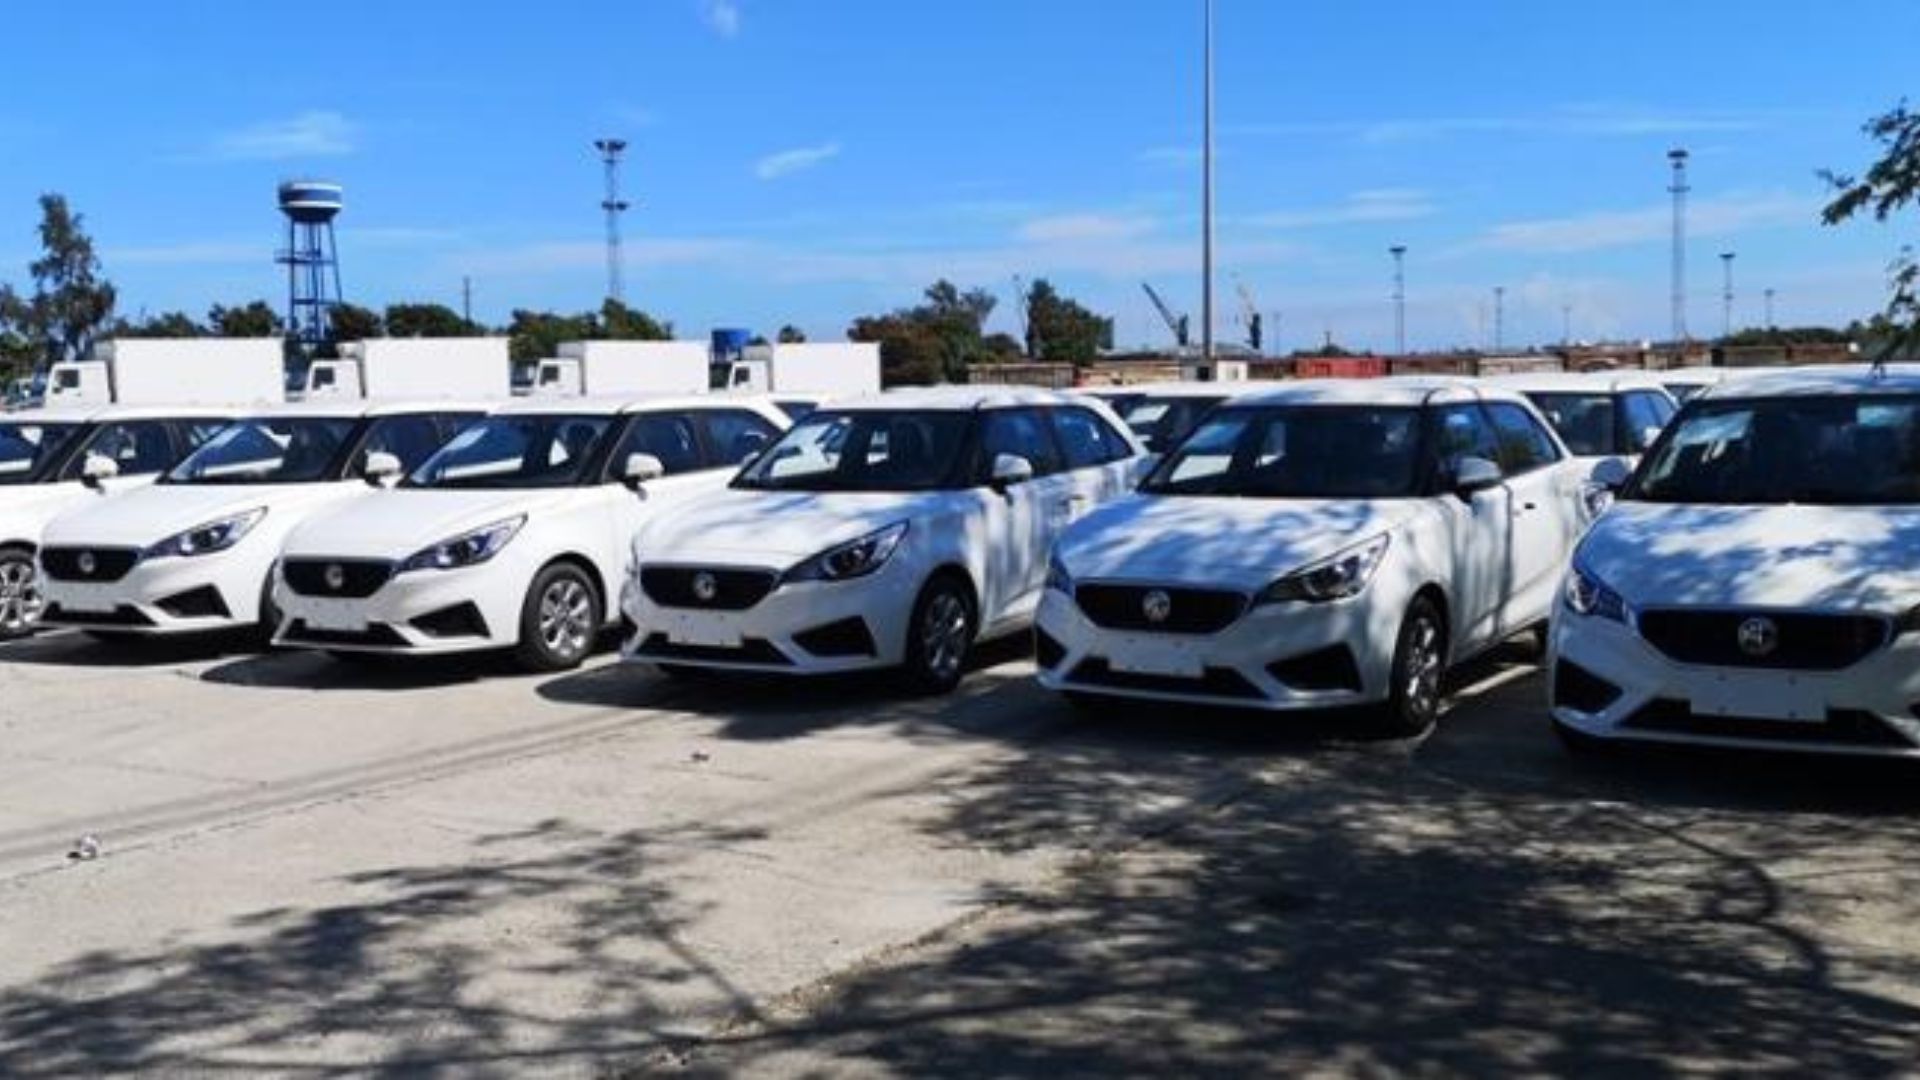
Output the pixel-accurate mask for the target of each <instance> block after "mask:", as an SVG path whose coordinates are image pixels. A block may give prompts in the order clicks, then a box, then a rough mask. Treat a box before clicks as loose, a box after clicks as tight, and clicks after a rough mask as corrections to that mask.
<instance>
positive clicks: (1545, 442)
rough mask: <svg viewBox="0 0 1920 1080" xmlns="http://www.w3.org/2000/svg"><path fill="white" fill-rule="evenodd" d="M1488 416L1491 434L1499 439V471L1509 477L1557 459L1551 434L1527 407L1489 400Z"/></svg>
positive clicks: (1558, 455)
mask: <svg viewBox="0 0 1920 1080" xmlns="http://www.w3.org/2000/svg"><path fill="white" fill-rule="evenodd" d="M1487 415H1488V417H1489V418H1491V419H1492V421H1493V433H1494V437H1495V438H1496V439H1497V440H1498V441H1499V447H1500V457H1499V458H1498V459H1497V460H1498V461H1499V464H1500V470H1501V471H1502V472H1504V473H1506V474H1507V475H1508V476H1518V475H1520V474H1521V473H1525V472H1532V471H1533V470H1535V469H1538V468H1540V467H1542V466H1544V465H1551V464H1553V463H1554V462H1556V461H1558V460H1560V451H1559V450H1558V449H1557V448H1556V447H1555V446H1554V445H1553V438H1552V436H1549V435H1548V434H1547V430H1546V428H1545V427H1543V426H1541V423H1540V421H1538V420H1535V419H1534V418H1533V414H1531V413H1529V412H1528V411H1527V410H1525V409H1523V408H1521V407H1520V406H1518V405H1515V404H1513V403H1512V402H1510V401H1490V402H1488V403H1487Z"/></svg>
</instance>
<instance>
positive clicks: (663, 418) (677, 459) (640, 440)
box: [609, 413, 701, 476]
mask: <svg viewBox="0 0 1920 1080" xmlns="http://www.w3.org/2000/svg"><path fill="white" fill-rule="evenodd" d="M631 454H652V455H653V456H654V457H657V458H659V459H660V465H661V467H663V468H664V469H665V470H666V472H667V475H668V476H673V475H675V474H676V473H684V472H693V471H694V470H695V469H698V468H700V467H701V462H700V443H699V441H698V439H697V438H696V437H695V435H694V432H693V423H692V421H690V420H688V419H687V418H686V417H685V416H684V415H680V414H677V413H647V414H644V415H641V416H637V417H634V420H633V426H632V427H630V428H628V429H627V437H626V438H625V439H623V440H621V442H620V449H619V450H618V451H617V452H615V453H614V455H613V460H612V462H610V463H609V467H610V468H612V469H614V470H616V471H617V470H619V469H622V468H624V467H625V462H626V460H627V457H628V456H629V455H631Z"/></svg>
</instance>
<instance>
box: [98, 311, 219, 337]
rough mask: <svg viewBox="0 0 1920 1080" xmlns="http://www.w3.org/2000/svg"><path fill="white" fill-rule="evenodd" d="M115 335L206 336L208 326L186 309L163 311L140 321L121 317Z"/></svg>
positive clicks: (114, 330)
mask: <svg viewBox="0 0 1920 1080" xmlns="http://www.w3.org/2000/svg"><path fill="white" fill-rule="evenodd" d="M113 336H114V337H128V338H197V337H206V336H207V328H206V327H205V326H203V325H201V324H200V321H199V320H198V319H195V318H194V317H193V316H191V315H189V314H187V313H186V312H184V311H163V312H161V313H160V314H158V315H152V316H148V317H146V318H143V319H140V320H139V321H137V322H136V321H130V320H127V319H120V320H117V321H115V322H114V324H113Z"/></svg>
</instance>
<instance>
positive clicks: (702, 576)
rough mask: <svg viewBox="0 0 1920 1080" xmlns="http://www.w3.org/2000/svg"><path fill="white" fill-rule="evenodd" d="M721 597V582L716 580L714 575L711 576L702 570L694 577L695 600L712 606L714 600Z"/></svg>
mask: <svg viewBox="0 0 1920 1080" xmlns="http://www.w3.org/2000/svg"><path fill="white" fill-rule="evenodd" d="M719 595H720V582H718V581H716V580H714V576H713V575H712V574H709V573H707V572H706V571H705V570H702V571H700V572H699V573H697V574H695V575H693V596H694V599H696V600H698V601H700V602H701V603H703V604H711V603H713V598H714V597H716V596H719Z"/></svg>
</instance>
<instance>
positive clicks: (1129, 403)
mask: <svg viewBox="0 0 1920 1080" xmlns="http://www.w3.org/2000/svg"><path fill="white" fill-rule="evenodd" d="M1267 385H1269V384H1266V383H1256V382H1244V381H1241V382H1177V383H1149V384H1142V385H1138V386H1130V387H1128V388H1127V391H1128V396H1127V397H1126V398H1125V399H1124V400H1123V403H1122V404H1123V407H1122V408H1119V409H1117V410H1116V411H1117V412H1118V413H1119V415H1120V419H1121V420H1123V421H1125V422H1126V425H1127V427H1128V428H1129V429H1130V430H1132V432H1133V433H1134V435H1135V436H1136V437H1138V438H1139V440H1140V442H1141V445H1143V446H1145V447H1146V448H1147V452H1148V453H1150V454H1164V453H1166V452H1167V451H1168V450H1170V449H1172V448H1173V447H1174V445H1175V444H1177V443H1178V442H1179V441H1180V440H1181V439H1184V438H1186V437H1187V433H1188V432H1189V431H1192V430H1193V429H1194V427H1195V425H1197V424H1199V423H1200V419H1201V417H1204V416H1206V415H1207V413H1208V412H1210V411H1212V409H1213V407H1214V406H1215V405H1218V404H1220V403H1221V402H1223V401H1227V400H1229V399H1231V398H1234V397H1238V396H1239V395H1241V394H1247V393H1252V392H1255V391H1258V390H1261V389H1263V388H1264V387H1265V386H1267Z"/></svg>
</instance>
